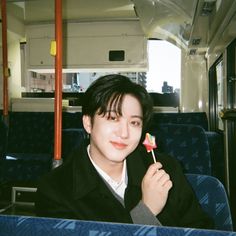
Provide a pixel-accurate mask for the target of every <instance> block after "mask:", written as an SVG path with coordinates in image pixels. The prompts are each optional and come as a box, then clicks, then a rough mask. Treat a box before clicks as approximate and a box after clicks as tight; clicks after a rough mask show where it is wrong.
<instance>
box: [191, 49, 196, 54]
mask: <svg viewBox="0 0 236 236" xmlns="http://www.w3.org/2000/svg"><path fill="white" fill-rule="evenodd" d="M196 52H197V49H190V51H189V55H195V54H196Z"/></svg>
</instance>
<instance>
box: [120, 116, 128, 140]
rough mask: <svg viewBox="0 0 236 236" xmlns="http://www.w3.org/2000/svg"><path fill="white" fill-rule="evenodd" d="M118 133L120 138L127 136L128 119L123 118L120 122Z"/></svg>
mask: <svg viewBox="0 0 236 236" xmlns="http://www.w3.org/2000/svg"><path fill="white" fill-rule="evenodd" d="M119 135H120V137H121V138H127V137H128V136H129V124H128V121H126V120H123V121H121V122H120V126H119Z"/></svg>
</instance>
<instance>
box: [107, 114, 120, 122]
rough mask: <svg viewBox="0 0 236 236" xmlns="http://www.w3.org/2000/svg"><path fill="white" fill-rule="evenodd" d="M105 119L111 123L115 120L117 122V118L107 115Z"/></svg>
mask: <svg viewBox="0 0 236 236" xmlns="http://www.w3.org/2000/svg"><path fill="white" fill-rule="evenodd" d="M107 119H108V120H111V121H117V120H118V116H115V115H109V116H107Z"/></svg>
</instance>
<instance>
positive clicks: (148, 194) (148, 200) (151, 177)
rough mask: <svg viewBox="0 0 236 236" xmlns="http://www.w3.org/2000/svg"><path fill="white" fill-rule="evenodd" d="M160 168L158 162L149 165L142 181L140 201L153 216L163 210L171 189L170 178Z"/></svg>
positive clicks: (160, 165)
mask: <svg viewBox="0 0 236 236" xmlns="http://www.w3.org/2000/svg"><path fill="white" fill-rule="evenodd" d="M161 168H162V164H161V163H160V162H157V163H154V164H152V165H150V166H149V168H148V170H147V172H146V174H145V176H144V177H143V181H142V201H143V203H144V204H145V205H146V206H147V207H148V208H149V209H150V210H151V212H152V213H153V214H154V215H158V214H159V213H160V212H161V211H162V209H163V208H164V206H165V204H166V201H167V198H168V192H169V190H170V189H171V187H172V181H171V180H170V176H169V175H168V174H167V173H166V172H165V171H164V170H163V169H161Z"/></svg>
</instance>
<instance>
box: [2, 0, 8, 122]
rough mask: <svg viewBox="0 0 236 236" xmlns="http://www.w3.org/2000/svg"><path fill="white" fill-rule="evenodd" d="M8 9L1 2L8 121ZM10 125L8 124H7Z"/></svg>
mask: <svg viewBox="0 0 236 236" xmlns="http://www.w3.org/2000/svg"><path fill="white" fill-rule="evenodd" d="M6 12H7V7H6V0H1V13H2V65H3V68H2V71H3V119H4V121H5V122H7V120H8V76H9V74H8V56H7V14H6ZM7 124H8V122H7Z"/></svg>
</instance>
